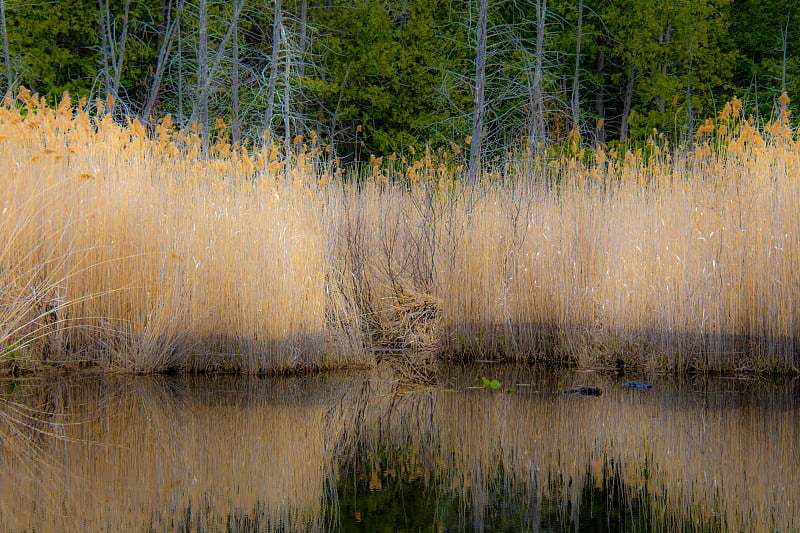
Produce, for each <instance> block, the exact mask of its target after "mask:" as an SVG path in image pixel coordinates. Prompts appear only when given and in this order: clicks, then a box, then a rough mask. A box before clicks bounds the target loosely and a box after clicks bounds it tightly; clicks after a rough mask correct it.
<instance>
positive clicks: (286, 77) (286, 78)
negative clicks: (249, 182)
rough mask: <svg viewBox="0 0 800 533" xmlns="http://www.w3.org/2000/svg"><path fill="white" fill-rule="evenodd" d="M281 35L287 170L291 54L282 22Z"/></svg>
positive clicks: (290, 143)
mask: <svg viewBox="0 0 800 533" xmlns="http://www.w3.org/2000/svg"><path fill="white" fill-rule="evenodd" d="M281 37H282V38H283V49H284V50H285V53H286V65H285V68H284V70H283V130H284V132H283V149H284V152H285V154H286V171H287V172H288V171H289V164H290V163H291V153H292V132H291V126H290V124H289V97H290V96H291V94H290V90H291V84H290V80H289V74H290V68H291V63H292V62H291V54H290V53H289V39H288V37H287V35H286V30H285V29H284V27H283V24H281Z"/></svg>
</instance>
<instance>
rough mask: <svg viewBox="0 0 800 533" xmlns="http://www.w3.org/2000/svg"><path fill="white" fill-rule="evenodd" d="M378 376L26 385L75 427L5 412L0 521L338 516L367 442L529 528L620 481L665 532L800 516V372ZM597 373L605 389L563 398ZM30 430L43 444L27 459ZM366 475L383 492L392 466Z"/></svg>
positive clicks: (482, 510)
mask: <svg viewBox="0 0 800 533" xmlns="http://www.w3.org/2000/svg"><path fill="white" fill-rule="evenodd" d="M380 372H381V369H378V370H376V371H375V372H374V373H372V374H369V375H367V374H353V375H343V374H337V375H322V376H317V377H313V378H293V379H284V380H251V379H240V378H238V377H217V378H194V377H186V378H181V379H180V380H174V379H168V378H160V377H154V378H137V379H120V378H113V379H111V378H108V379H106V378H104V379H102V380H92V381H87V382H86V383H81V384H70V385H67V384H61V385H53V386H50V387H42V388H40V389H36V390H33V391H31V392H27V393H21V394H20V400H19V403H20V405H22V404H23V403H24V404H26V405H28V404H29V405H31V406H35V407H36V409H37V411H36V412H37V413H46V417H44V416H42V417H40V418H39V419H37V420H40V422H41V424H45V422H46V423H48V424H53V425H54V426H53V427H55V425H57V428H58V433H57V434H58V436H59V438H57V439H54V438H52V437H51V436H49V435H48V433H47V432H42V431H39V432H38V433H37V434H38V436H37V437H35V438H34V437H33V434H34V433H35V432H33V431H31V430H30V429H28V430H21V431H18V429H19V426H13V425H9V422H8V420H9V417H5V418H4V419H3V421H2V422H0V432H2V434H0V436H2V437H3V441H2V445H0V451H2V454H1V455H0V460H1V461H2V466H3V468H1V469H0V529H2V530H23V529H28V530H31V529H33V528H34V527H36V529H40V530H47V531H49V530H54V531H57V530H70V531H71V530H78V529H80V530H100V529H105V530H118V529H134V530H141V529H143V528H152V529H154V530H164V529H176V528H179V527H189V526H191V528H192V529H194V528H195V527H201V528H208V529H212V530H213V529H219V528H225V527H227V526H226V524H228V523H232V524H236V525H237V526H236V527H238V528H242V529H262V530H286V529H294V530H296V529H329V528H330V527H331V526H332V525H333V526H335V523H334V524H331V523H330V522H326V520H328V519H331V518H332V519H333V520H334V522H335V520H336V517H335V516H334V517H330V516H326V515H325V513H322V512H321V511H322V509H324V508H328V509H337V503H338V499H337V498H338V497H339V496H343V495H337V490H338V489H337V482H336V478H337V476H339V475H342V476H347V475H349V474H348V473H347V472H348V469H349V468H350V467H351V466H352V465H353V464H354V461H355V460H356V459H355V458H354V457H353V455H352V454H353V453H362V452H364V451H365V450H366V451H368V452H369V451H371V452H372V453H375V454H378V453H379V452H380V453H381V454H383V455H374V456H373V457H372V458H370V459H367V460H366V462H367V464H369V463H370V462H372V464H374V465H378V466H374V467H373V468H385V469H390V470H392V472H390V473H389V474H390V475H392V476H398V477H399V476H400V475H402V476H405V479H408V480H413V481H415V482H416V481H419V480H422V483H423V484H424V485H425V486H427V487H428V489H429V490H432V491H437V493H438V494H441V495H443V496H445V498H443V500H449V501H454V500H458V501H461V502H465V503H466V504H467V505H466V507H465V508H461V510H460V512H461V513H464V516H466V517H467V518H462V522H460V523H462V524H464V527H469V526H468V524H469V522H472V526H473V527H476V528H478V529H480V528H481V527H482V525H483V524H484V523H485V524H487V525H488V524H489V523H491V521H492V520H493V516H494V514H496V512H497V508H498V504H501V505H503V506H505V507H504V508H506V509H510V508H512V507H513V508H515V509H523V510H525V509H526V511H525V512H523V514H524V515H525V525H527V526H528V527H530V528H532V529H535V528H536V526H537V525H539V524H540V523H541V522H542V520H543V518H542V516H541V514H540V512H541V509H542V502H545V501H550V502H556V503H560V504H562V507H563V511H561V512H563V513H565V514H570V513H571V517H572V518H573V519H574V518H575V517H577V512H578V511H579V507H580V504H581V496H582V494H584V493H585V491H586V490H587V489H588V490H594V489H595V488H596V489H598V490H600V489H601V488H605V487H608V486H609V485H613V486H614V487H615V490H622V491H623V492H625V494H626V496H625V497H626V498H627V499H628V501H630V502H631V505H632V506H633V505H636V504H635V503H634V500H636V498H641V495H642V494H646V495H647V498H649V500H648V501H647V502H645V503H646V505H644V507H641V508H640V512H642V511H643V512H647V513H650V514H651V516H650V518H651V521H652V523H653V524H655V525H660V526H661V527H663V528H664V529H665V530H671V529H675V528H681V529H695V528H696V527H697V526H698V524H702V523H709V522H715V523H717V524H719V525H720V526H721V528H722V529H725V530H730V531H766V530H769V531H788V530H793V531H796V530H797V528H798V527H799V526H800V514H798V513H797V511H795V508H796V507H798V506H800V483H798V479H797V472H798V471H800V457H798V455H797V453H796V450H797V446H798V443H800V411H799V410H798V408H797V405H798V396H797V395H798V389H797V386H796V385H792V384H786V385H785V386H780V387H779V386H775V385H770V384H764V383H760V384H759V386H758V387H755V386H752V385H748V384H747V383H746V382H739V381H734V380H708V381H698V382H696V383H691V382H680V383H657V384H656V387H655V388H654V389H653V390H649V391H632V390H628V389H623V388H621V386H620V385H621V383H622V381H624V380H617V379H616V378H615V377H613V376H603V375H594V374H576V373H571V372H569V371H565V370H564V371H556V372H548V373H547V374H538V373H536V372H533V371H528V370H520V369H512V370H506V371H501V370H499V369H497V368H496V367H493V368H492V370H491V372H492V373H493V374H492V377H497V378H498V379H500V380H501V381H502V382H503V384H504V386H505V385H506V384H508V385H511V386H514V388H515V389H516V392H515V393H514V394H510V395H506V394H503V393H501V392H499V391H491V390H488V389H479V390H473V389H466V388H465V386H466V385H469V384H472V383H477V382H479V381H480V380H479V376H480V375H481V373H480V372H478V371H475V372H474V375H472V374H464V375H461V377H460V379H461V381H460V382H459V377H458V376H455V375H454V376H444V377H442V382H443V383H450V382H452V383H456V385H455V387H456V388H457V391H456V392H444V391H443V387H440V388H439V389H438V390H427V389H422V388H420V389H419V390H412V391H410V392H409V393H406V392H408V391H405V390H401V389H400V388H399V387H398V385H397V383H396V382H395V381H393V380H392V379H391V376H390V375H383V374H381V373H380ZM517 383H525V384H530V385H531V386H516V385H515V384H517ZM587 383H591V384H592V385H598V386H601V387H603V389H604V390H605V393H604V394H603V396H602V397H600V398H586V397H580V396H572V395H563V394H557V393H556V391H557V390H558V389H560V388H562V387H569V386H574V385H582V384H587ZM401 392H403V393H401ZM42 406H45V407H42ZM3 413H6V411H3ZM78 421H80V422H81V423H80V424H73V422H78ZM30 426H31V427H34V426H33V425H30ZM35 427H37V428H39V429H41V428H46V427H47V426H45V425H42V426H35ZM15 431H16V434H17V435H23V436H24V438H21V437H20V438H17V440H16V441H14V440H13V439H12V438H10V437H9V436H10V435H12V433H14V432H15ZM25 431H28V432H29V433H27V434H26V433H25ZM51 433H52V432H51ZM27 435H30V436H31V438H33V439H34V441H35V445H36V446H37V447H36V448H33V447H32V448H29V450H33V451H32V452H31V453H28V454H27V455H25V454H23V455H20V450H25V443H26V442H28V441H29V437H28V436H27ZM35 439H38V440H35ZM10 443H11V444H10ZM14 446H16V448H13V447H14ZM387 450H388V451H392V450H394V451H399V454H397V456H396V457H393V458H391V459H390V458H388V457H387V455H386V454H387ZM40 459H45V460H43V461H40ZM379 465H383V466H379ZM25 467H27V470H23V469H22V468H25ZM369 484H370V487H371V489H373V490H381V481H380V476H377V475H373V476H372V479H371V480H370V481H369ZM499 494H502V498H503V499H502V500H498V498H501V497H500V496H498V495H499ZM349 497H350V495H348V498H349ZM637 501H638V500H637ZM639 503H641V502H639ZM334 514H335V511H334ZM566 518H570V517H569V516H567V517H566ZM333 529H335V527H334V528H333Z"/></svg>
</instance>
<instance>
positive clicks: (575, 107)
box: [572, 0, 583, 131]
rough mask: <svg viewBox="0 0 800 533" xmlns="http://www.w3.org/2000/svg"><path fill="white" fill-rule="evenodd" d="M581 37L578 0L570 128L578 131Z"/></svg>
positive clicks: (581, 18) (581, 10) (581, 22)
mask: <svg viewBox="0 0 800 533" xmlns="http://www.w3.org/2000/svg"><path fill="white" fill-rule="evenodd" d="M582 37H583V0H578V34H577V36H576V42H575V76H574V77H573V78H572V129H573V130H574V131H580V113H581V96H580V86H581V85H580V72H581V38H582Z"/></svg>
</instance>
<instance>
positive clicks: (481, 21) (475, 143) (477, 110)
mask: <svg viewBox="0 0 800 533" xmlns="http://www.w3.org/2000/svg"><path fill="white" fill-rule="evenodd" d="M479 2H480V3H479V6H478V35H477V37H478V39H477V43H476V50H475V104H474V109H473V113H472V138H471V140H470V143H469V175H468V176H467V183H468V184H469V185H475V184H477V183H478V172H479V171H480V164H481V140H482V139H481V137H482V136H483V114H484V89H485V86H486V25H487V18H488V13H489V0H479Z"/></svg>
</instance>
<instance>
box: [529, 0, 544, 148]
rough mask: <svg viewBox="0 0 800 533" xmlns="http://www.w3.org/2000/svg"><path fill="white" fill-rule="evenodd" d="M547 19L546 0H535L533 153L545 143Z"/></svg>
mask: <svg viewBox="0 0 800 533" xmlns="http://www.w3.org/2000/svg"><path fill="white" fill-rule="evenodd" d="M546 19H547V0H536V67H535V70H534V75H533V109H532V115H531V125H530V130H531V139H530V142H529V145H528V150H529V151H530V152H531V153H533V151H534V149H535V150H539V149H540V148H541V147H542V146H543V145H544V143H545V140H546V139H545V136H546V132H545V126H544V89H543V84H544V81H543V77H544V73H543V64H544V32H545V26H546V24H545V23H546Z"/></svg>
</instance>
